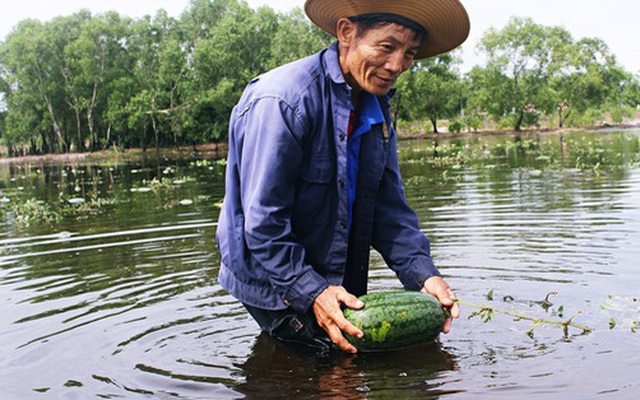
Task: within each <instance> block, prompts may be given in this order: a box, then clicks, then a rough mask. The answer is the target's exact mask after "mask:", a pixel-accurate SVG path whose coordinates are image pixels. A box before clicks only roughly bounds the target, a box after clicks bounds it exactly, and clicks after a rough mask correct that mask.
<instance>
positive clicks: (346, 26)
mask: <svg viewBox="0 0 640 400" xmlns="http://www.w3.org/2000/svg"><path fill="white" fill-rule="evenodd" d="M357 29H358V27H357V26H356V24H355V23H354V22H353V21H351V20H350V19H349V18H340V19H339V20H338V23H337V27H336V36H337V37H338V41H339V42H340V43H342V44H344V45H349V44H350V43H351V42H353V40H354V38H355V36H356V32H357Z"/></svg>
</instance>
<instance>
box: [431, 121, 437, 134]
mask: <svg viewBox="0 0 640 400" xmlns="http://www.w3.org/2000/svg"><path fill="white" fill-rule="evenodd" d="M430 119H431V125H433V133H438V120H437V119H436V118H430Z"/></svg>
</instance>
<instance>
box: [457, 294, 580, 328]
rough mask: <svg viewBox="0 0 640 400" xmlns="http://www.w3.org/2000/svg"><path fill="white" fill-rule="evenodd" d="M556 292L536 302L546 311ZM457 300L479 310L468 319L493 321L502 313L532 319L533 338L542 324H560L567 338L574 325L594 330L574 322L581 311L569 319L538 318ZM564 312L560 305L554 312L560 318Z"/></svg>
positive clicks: (523, 319)
mask: <svg viewBox="0 0 640 400" xmlns="http://www.w3.org/2000/svg"><path fill="white" fill-rule="evenodd" d="M554 294H555V292H551V293H549V294H547V296H546V297H545V298H544V299H543V300H541V301H536V302H534V303H537V304H539V305H540V306H541V307H542V308H543V309H544V310H545V311H547V310H549V308H550V307H551V306H552V303H551V302H550V301H549V297H550V296H551V295H554ZM486 297H487V300H493V290H491V291H489V293H488V294H487V296H486ZM504 300H505V301H507V300H513V298H512V297H511V296H505V298H504ZM455 302H457V303H459V304H463V305H465V306H468V307H472V308H475V309H477V311H474V312H472V313H471V314H470V315H469V316H468V318H467V319H472V318H475V317H478V318H480V319H481V320H482V321H483V322H485V323H487V322H489V321H491V320H492V319H493V316H494V315H495V314H502V315H506V316H509V317H513V318H514V321H530V322H532V323H533V325H532V326H531V328H530V329H529V330H528V331H527V335H528V336H529V337H531V338H533V333H534V330H535V329H536V328H537V327H539V326H541V325H556V326H560V327H561V328H562V331H563V334H564V337H565V338H568V337H569V328H570V327H573V328H577V329H580V330H581V331H582V334H587V333H589V332H592V331H593V328H590V327H588V326H585V325H582V324H578V323H576V322H574V321H573V320H574V318H575V317H576V316H577V315H579V314H580V313H577V314H576V315H575V316H573V317H571V318H569V319H567V320H559V319H552V318H537V317H532V316H529V315H526V314H523V313H520V312H517V311H514V310H504V309H501V308H498V307H493V306H489V305H486V304H482V305H481V304H475V303H471V302H468V301H466V300H464V299H460V298H458V299H455ZM563 313H564V307H563V306H560V307H559V308H558V310H557V311H556V312H555V313H554V314H555V315H556V316H558V317H559V318H562V316H563Z"/></svg>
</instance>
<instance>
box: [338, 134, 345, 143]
mask: <svg viewBox="0 0 640 400" xmlns="http://www.w3.org/2000/svg"><path fill="white" fill-rule="evenodd" d="M338 138H339V139H340V141H341V142H344V139H346V136H345V135H344V134H342V133H341V134H340V136H338Z"/></svg>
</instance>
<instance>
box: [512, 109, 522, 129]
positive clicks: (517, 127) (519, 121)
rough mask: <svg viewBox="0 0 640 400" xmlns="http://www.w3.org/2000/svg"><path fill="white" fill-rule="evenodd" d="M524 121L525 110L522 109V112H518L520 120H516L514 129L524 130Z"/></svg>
mask: <svg viewBox="0 0 640 400" xmlns="http://www.w3.org/2000/svg"><path fill="white" fill-rule="evenodd" d="M523 122H524V110H520V114H518V120H517V121H516V126H515V127H514V128H513V129H514V130H515V131H516V132H520V131H521V130H522V123H523Z"/></svg>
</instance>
